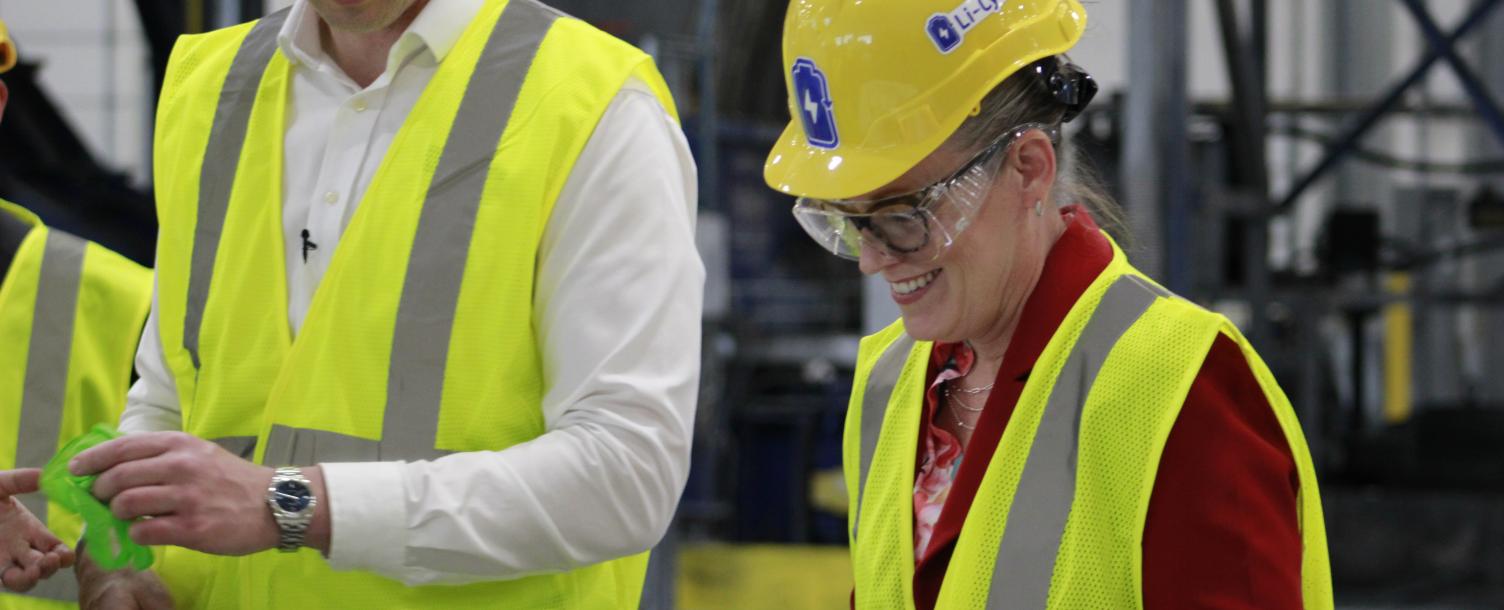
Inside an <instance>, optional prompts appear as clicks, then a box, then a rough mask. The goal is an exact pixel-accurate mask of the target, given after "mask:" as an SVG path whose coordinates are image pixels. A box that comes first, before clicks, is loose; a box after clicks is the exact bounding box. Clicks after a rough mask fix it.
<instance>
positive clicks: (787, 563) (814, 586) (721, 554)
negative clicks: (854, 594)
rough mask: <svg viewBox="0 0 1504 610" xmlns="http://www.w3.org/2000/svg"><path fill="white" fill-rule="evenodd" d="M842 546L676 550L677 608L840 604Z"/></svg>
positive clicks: (782, 609)
mask: <svg viewBox="0 0 1504 610" xmlns="http://www.w3.org/2000/svg"><path fill="white" fill-rule="evenodd" d="M850 598H851V559H850V555H849V554H848V553H847V551H846V548H845V547H832V546H785V545H729V544H705V545H693V546H689V547H686V548H684V549H683V550H682V551H680V554H679V590H678V605H679V608H680V609H681V610H728V609H734V610H764V609H766V610H803V609H806V608H808V609H810V610H814V609H822V610H823V609H826V608H846V607H848V605H849V603H850Z"/></svg>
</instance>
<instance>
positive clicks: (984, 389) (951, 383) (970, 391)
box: [945, 377, 997, 396]
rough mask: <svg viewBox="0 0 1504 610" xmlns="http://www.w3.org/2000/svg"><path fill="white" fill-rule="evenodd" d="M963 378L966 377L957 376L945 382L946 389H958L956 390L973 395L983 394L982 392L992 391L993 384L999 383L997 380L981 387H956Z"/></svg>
mask: <svg viewBox="0 0 1504 610" xmlns="http://www.w3.org/2000/svg"><path fill="white" fill-rule="evenodd" d="M962 379H964V377H957V378H955V379H951V380H949V381H946V382H945V389H946V390H948V391H956V392H960V393H962V394H969V395H972V396H976V395H977V394H981V393H982V392H988V391H991V390H992V386H995V385H997V382H996V381H994V382H992V383H989V384H987V385H984V386H982V387H980V388H958V387H956V385H957V384H958V382H959V381H961V380H962Z"/></svg>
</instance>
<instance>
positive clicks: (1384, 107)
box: [1277, 0, 1501, 212]
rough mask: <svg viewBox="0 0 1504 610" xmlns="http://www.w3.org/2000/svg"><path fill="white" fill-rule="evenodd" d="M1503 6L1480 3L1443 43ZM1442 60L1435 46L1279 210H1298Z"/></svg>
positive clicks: (1494, 0)
mask: <svg viewBox="0 0 1504 610" xmlns="http://www.w3.org/2000/svg"><path fill="white" fill-rule="evenodd" d="M1406 1H1409V0H1406ZM1500 3H1501V0H1482V1H1480V2H1478V3H1477V4H1475V5H1474V6H1473V8H1472V10H1471V11H1470V12H1469V13H1468V14H1467V17H1465V18H1464V19H1463V20H1462V23H1461V24H1459V25H1458V26H1457V28H1456V29H1454V30H1453V31H1452V33H1451V35H1449V36H1446V37H1444V38H1442V40H1441V41H1440V42H1442V43H1445V45H1446V46H1447V47H1449V48H1451V47H1455V46H1456V44H1457V42H1458V41H1459V40H1461V39H1462V38H1463V37H1464V36H1466V35H1467V34H1468V33H1469V32H1470V31H1472V30H1473V29H1474V28H1476V27H1478V26H1479V25H1482V24H1483V23H1484V22H1485V21H1486V19H1487V17H1488V16H1489V14H1490V13H1492V12H1493V10H1494V9H1495V8H1498V6H1499V4H1500ZM1433 25H1434V23H1433ZM1441 58H1442V57H1441V54H1440V53H1439V52H1438V51H1437V49H1436V45H1432V47H1431V48H1430V49H1428V50H1427V51H1426V54H1425V56H1424V57H1422V58H1421V61H1420V63H1419V64H1418V65H1416V66H1415V67H1414V68H1413V69H1411V71H1410V73H1409V74H1407V75H1406V76H1405V78H1404V79H1403V80H1401V81H1400V82H1399V84H1397V85H1395V86H1394V87H1392V88H1390V90H1389V92H1388V93H1386V94H1385V95H1384V96H1383V98H1382V99H1381V100H1380V101H1379V103H1377V104H1375V105H1374V106H1373V107H1372V108H1370V109H1369V110H1368V111H1366V112H1364V113H1363V114H1362V115H1361V116H1359V117H1358V118H1357V119H1356V120H1354V121H1353V123H1352V126H1351V127H1349V128H1348V129H1347V130H1346V131H1345V132H1343V134H1342V136H1341V137H1340V138H1338V139H1337V141H1335V142H1333V143H1332V144H1331V145H1329V146H1327V149H1326V154H1324V155H1323V156H1322V158H1321V160H1320V161H1319V162H1317V163H1316V166H1315V167H1314V168H1313V169H1312V170H1311V171H1310V172H1308V173H1307V174H1306V175H1305V176H1303V177H1301V178H1300V179H1299V180H1297V181H1296V182H1295V186H1294V187H1293V188H1291V189H1290V192H1289V193H1288V194H1286V195H1285V196H1284V197H1283V198H1281V200H1280V203H1279V205H1278V206H1277V210H1278V211H1280V212H1285V211H1289V210H1290V209H1291V208H1292V207H1294V206H1295V202H1296V201H1298V200H1299V199H1300V196H1301V195H1304V194H1305V192H1306V191H1307V190H1309V189H1310V188H1311V187H1312V186H1315V184H1316V182H1317V181H1319V180H1320V179H1321V178H1322V177H1324V176H1325V175H1326V173H1327V172H1328V171H1329V170H1331V169H1332V168H1333V167H1335V166H1336V165H1337V163H1338V162H1339V161H1341V160H1342V159H1343V158H1344V157H1346V156H1347V155H1348V154H1349V153H1351V152H1352V151H1353V150H1355V149H1356V148H1357V146H1358V141H1359V140H1361V139H1362V138H1363V136H1364V135H1366V134H1367V133H1368V132H1369V131H1370V130H1372V129H1373V127H1374V126H1375V125H1377V124H1378V123H1379V120H1380V119H1383V118H1384V116H1385V115H1387V114H1389V112H1390V111H1391V110H1392V109H1394V107H1395V106H1396V105H1398V104H1399V102H1400V100H1402V99H1403V98H1404V96H1405V92H1406V91H1409V90H1410V88H1411V87H1413V86H1415V85H1416V84H1417V83H1419V82H1421V79H1422V78H1424V77H1425V75H1426V73H1427V72H1429V71H1430V70H1431V67H1432V66H1434V65H1436V62H1437V61H1440V60H1441Z"/></svg>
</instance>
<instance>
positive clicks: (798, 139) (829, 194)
mask: <svg viewBox="0 0 1504 610" xmlns="http://www.w3.org/2000/svg"><path fill="white" fill-rule="evenodd" d="M943 140H944V138H939V141H937V142H936V143H935V147H936V148H938V147H939V144H940V143H941V141H943ZM930 152H934V151H933V150H932V151H930ZM926 155H928V153H926ZM921 158H922V157H921ZM913 166H914V159H912V158H909V156H907V155H905V156H898V155H895V156H883V155H875V154H872V153H871V152H870V151H863V152H860V153H858V154H842V152H841V151H839V150H826V149H823V148H818V147H815V146H811V145H810V144H809V142H808V141H807V140H806V139H805V136H804V129H803V127H802V126H801V125H800V124H799V121H798V120H794V121H791V122H790V123H789V125H788V126H787V127H785V128H784V130H783V135H780V136H779V137H778V141H777V142H776V143H774V144H773V150H772V151H771V152H769V153H768V159H767V162H766V163H765V164H764V165H763V180H765V181H766V182H767V183H768V186H769V187H772V188H773V190H776V191H778V192H780V193H784V194H787V195H793V196H796V197H810V198H814V199H831V200H839V199H856V198H858V197H861V196H862V195H866V194H868V193H871V192H873V191H876V190H878V189H880V188H882V187H884V186H887V185H888V184H889V183H891V182H893V181H894V180H897V179H898V178H900V177H902V176H903V175H904V173H906V172H908V171H909V170H910V169H912V168H913Z"/></svg>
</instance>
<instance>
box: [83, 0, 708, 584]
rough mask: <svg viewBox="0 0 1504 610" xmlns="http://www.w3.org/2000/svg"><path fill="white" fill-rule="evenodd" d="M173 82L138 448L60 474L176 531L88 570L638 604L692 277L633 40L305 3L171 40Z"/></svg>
mask: <svg viewBox="0 0 1504 610" xmlns="http://www.w3.org/2000/svg"><path fill="white" fill-rule="evenodd" d="M165 82H166V84H165V86H164V89H163V92H162V96H161V102H160V107H159V109H158V112H159V114H158V117H159V118H158V123H157V130H156V146H155V155H156V159H155V160H156V189H157V202H158V211H159V217H160V220H161V233H160V237H159V239H158V250H157V261H158V264H159V270H158V284H157V293H156V302H155V307H154V309H153V318H152V321H151V322H150V323H149V326H148V330H147V333H146V337H145V339H144V340H143V345H142V348H141V350H140V352H139V355H138V367H139V368H140V370H141V380H140V381H139V382H138V383H137V384H136V385H135V386H134V387H133V388H132V389H131V395H130V400H129V402H128V404H127V406H126V410H125V413H124V415H123V417H122V420H121V428H122V429H123V430H125V431H127V432H130V433H132V434H130V435H128V436H127V437H126V438H124V439H120V440H117V441H114V442H113V443H110V444H105V445H101V446H99V447H96V448H95V449H94V450H92V451H91V452H87V453H84V454H82V455H80V456H79V457H78V459H77V462H76V463H75V464H74V470H75V472H78V473H101V476H100V478H99V480H98V483H97V484H96V485H95V487H94V492H95V494H96V495H98V496H99V497H100V498H102V499H105V500H108V501H109V502H110V504H111V507H112V508H113V510H114V512H115V514H117V515H119V516H121V517H124V518H138V517H152V518H151V519H148V520H142V521H140V522H138V523H136V524H135V525H134V526H133V527H132V530H131V536H132V538H133V539H134V540H136V541H137V542H140V543H144V544H151V545H170V546H167V547H165V548H164V549H163V551H162V552H161V553H160V561H159V564H158V565H157V566H155V567H154V568H153V570H152V571H150V572H146V573H131V572H111V573H102V572H98V571H94V572H89V573H88V576H89V577H87V578H82V577H81V578H82V579H83V580H84V581H85V582H82V583H81V584H82V586H83V587H84V588H85V589H87V590H89V591H104V592H105V593H106V594H107V595H102V596H101V598H100V599H99V601H100V604H101V606H104V605H106V604H108V603H116V602H120V601H122V600H121V598H128V597H131V596H135V595H137V594H138V593H139V592H143V591H152V590H156V589H157V588H158V587H164V586H165V588H166V590H167V591H168V592H169V593H170V596H171V598H172V601H173V602H174V603H175V604H176V605H177V607H179V608H269V607H291V606H296V607H306V608H635V607H637V605H638V603H639V599H640V598H641V596H642V589H643V580H644V573H645V571H646V566H647V551H648V549H650V548H651V547H652V546H654V544H656V543H657V542H658V540H659V539H660V537H661V536H662V534H663V532H664V531H665V529H666V528H667V527H668V524H669V521H670V519H671V517H672V515H673V512H674V507H675V504H676V503H677V501H678V498H679V495H680V493H681V491H682V488H683V486H684V483H685V480H686V477H687V471H688V466H689V449H690V433H691V424H692V421H693V415H694V408H695V401H696V394H697V385H698V375H699V347H700V333H699V328H700V317H701V292H702V288H703V283H704V270H703V267H702V266H701V264H700V260H699V257H698V254H697V253H696V251H695V247H694V239H693V229H694V220H695V200H696V193H695V190H696V189H695V169H694V164H693V160H692V159H691V157H690V154H689V149H688V146H687V145H686V141H685V139H684V137H683V134H682V132H681V131H680V130H679V127H678V123H677V118H676V115H675V109H674V105H673V101H672V99H671V98H670V96H669V92H668V90H667V87H666V86H665V84H664V81H663V79H662V77H661V76H660V75H659V73H658V71H657V69H656V68H655V67H654V65H653V62H652V60H651V59H650V58H649V57H648V56H647V55H645V54H644V53H642V52H641V51H639V50H637V49H635V48H633V47H631V46H629V45H627V44H626V43H623V42H621V41H619V40H616V39H614V38H612V37H610V36H608V35H606V34H604V33H602V32H600V31H599V30H596V29H594V28H592V27H591V26H589V25H587V24H585V23H584V22H582V21H579V20H577V19H574V18H571V17H568V16H566V15H563V14H561V13H559V12H557V11H555V10H554V9H552V8H549V7H547V6H545V5H543V4H540V3H538V2H537V1H536V0H510V1H504V0H367V1H365V2H351V1H350V0H296V1H295V2H293V3H292V5H291V6H290V7H289V8H287V9H285V10H280V11H277V12H274V13H272V14H269V15H267V16H265V17H264V18H262V19H260V20H258V21H255V22H252V23H246V24H243V25H239V26H234V27H230V28H226V29H222V30H218V31H215V32H210V33H207V34H202V35H194V36H185V37H183V38H182V39H180V40H179V41H178V43H177V47H176V49H175V50H174V51H173V55H172V59H171V61H170V64H169V68H168V76H167V78H166V81H165ZM81 563H82V564H85V565H86V564H88V562H87V561H83V562H81ZM125 603H130V602H129V601H126V602H125Z"/></svg>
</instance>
